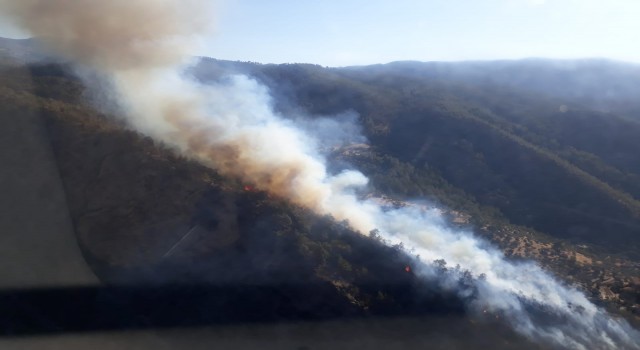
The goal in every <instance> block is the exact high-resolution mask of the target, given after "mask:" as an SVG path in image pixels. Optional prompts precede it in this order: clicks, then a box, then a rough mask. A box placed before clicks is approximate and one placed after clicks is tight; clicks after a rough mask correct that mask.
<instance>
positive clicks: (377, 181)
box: [0, 48, 640, 315]
mask: <svg viewBox="0 0 640 350" xmlns="http://www.w3.org/2000/svg"><path fill="white" fill-rule="evenodd" d="M23 49H24V48H23ZM16 50H17V52H18V53H21V52H22V54H18V55H15V54H14V55H13V57H12V58H9V57H7V56H1V58H2V61H1V62H2V75H0V78H1V81H0V83H1V84H0V98H1V99H2V104H1V105H0V106H1V108H2V113H3V114H4V115H11V116H15V117H19V115H20V113H22V112H23V111H24V110H25V109H28V110H37V111H40V112H41V113H43V115H44V116H45V119H46V121H47V125H48V130H49V133H50V135H51V139H52V143H53V146H54V149H55V151H56V157H57V160H58V164H59V166H60V171H61V174H62V177H63V180H64V182H65V186H66V190H67V196H68V201H69V206H70V210H71V214H72V217H73V220H74V225H75V227H76V233H77V235H78V238H79V241H80V243H81V245H82V247H83V249H84V252H85V255H86V257H87V259H88V260H89V261H90V262H91V264H92V267H93V268H94V269H95V270H96V271H97V272H98V274H99V275H100V277H101V278H103V279H104V280H108V281H131V280H144V279H148V280H151V281H156V282H157V281H163V280H172V279H173V280H175V279H183V281H184V280H187V281H189V280H191V281H192V280H193V279H195V280H203V279H204V280H206V281H208V282H212V281H213V282H216V281H217V282H220V281H223V282H228V281H238V280H240V281H263V282H269V283H275V285H277V286H285V285H290V284H291V283H292V282H296V283H298V284H300V283H303V284H305V285H308V286H312V287H311V289H313V290H315V291H316V292H317V295H316V297H317V299H314V300H313V302H314V303H316V304H313V305H312V306H309V305H307V306H301V305H303V304H305V302H306V300H305V298H306V294H305V293H307V292H308V290H309V289H305V290H304V291H302V292H301V291H300V290H296V289H295V288H293V289H291V290H289V291H287V292H285V293H280V292H275V291H274V294H273V295H270V296H268V298H267V299H266V300H270V301H272V302H274V303H275V304H278V305H283V306H282V307H283V310H284V311H283V310H276V311H274V312H275V313H276V314H277V313H279V312H284V313H286V312H294V311H291V310H299V308H300V307H307V308H309V310H311V309H313V310H318V309H321V310H325V311H326V313H327V314H336V313H338V314H354V315H355V314H358V315H361V314H389V313H391V314H393V313H413V312H418V313H419V312H432V311H438V312H443V313H449V312H453V313H456V312H462V311H461V305H460V303H459V301H457V300H456V299H455V298H451V296H450V295H446V293H445V295H442V294H441V293H436V292H435V291H433V290H432V288H431V287H430V286H428V285H425V284H424V283H422V282H420V281H418V280H417V279H415V278H414V276H413V275H412V274H411V273H409V272H407V271H406V270H405V268H406V267H407V266H408V265H409V264H410V261H411V260H410V257H409V256H408V255H406V252H403V251H402V249H401V248H400V247H395V248H390V247H385V246H384V245H382V244H380V242H377V241H376V240H375V235H374V237H372V238H374V239H370V238H367V237H363V236H360V235H357V234H356V233H355V232H353V231H351V230H350V229H349V228H348V227H347V226H346V225H344V224H343V223H336V222H334V221H332V220H331V218H322V217H317V216H315V215H313V214H311V213H309V212H308V211H306V210H305V209H303V208H299V207H295V206H291V205H290V204H287V203H285V202H282V201H280V200H278V199H275V198H271V197H269V196H267V194H265V193H261V192H256V191H254V190H253V189H252V188H251V187H248V188H247V187H246V185H247V184H242V183H238V182H237V180H235V179H229V178H223V177H221V176H219V175H218V174H216V173H215V172H214V171H211V170H210V169H206V168H205V167H203V166H201V165H199V164H196V163H194V162H192V161H190V160H188V159H184V158H182V157H179V156H176V155H175V154H173V153H172V152H171V151H169V150H168V149H166V148H164V147H163V146H162V145H159V144H157V143H155V142H153V141H152V140H150V139H148V138H145V137H142V136H141V135H139V134H137V133H135V132H133V131H129V130H126V128H124V127H123V125H121V124H120V123H119V122H117V120H118V119H117V118H113V116H110V115H106V114H104V113H103V112H100V111H97V110H96V109H95V108H94V106H92V105H91V104H90V103H89V101H88V100H87V98H86V97H87V95H86V88H85V87H84V85H83V84H82V83H81V82H80V81H79V79H77V78H75V77H74V75H73V73H72V72H71V70H70V69H69V67H68V66H65V65H61V64H50V63H42V62H41V63H30V64H28V65H26V66H22V65H18V64H14V62H16V58H15V56H17V57H18V61H19V59H20V57H25V56H29V55H28V53H24V52H26V51H20V49H16V48H12V49H11V52H16ZM502 64H503V63H500V64H498V63H496V66H495V67H494V66H492V65H491V64H490V63H483V64H480V65H479V66H478V65H477V64H468V65H467V64H463V63H460V64H451V68H448V70H445V71H444V73H443V72H441V69H440V68H438V69H436V70H435V72H434V69H435V68H434V67H436V68H437V67H440V65H438V64H427V63H424V64H422V63H395V64H389V65H382V66H372V67H355V68H323V67H320V66H314V65H302V64H291V65H260V64H255V63H241V62H226V61H217V60H213V59H203V60H202V61H201V63H200V64H199V65H198V66H196V67H194V69H193V70H192V73H193V74H194V75H195V76H196V77H198V78H199V79H201V80H202V81H204V82H207V81H212V80H216V79H219V78H221V77H223V76H224V75H226V74H229V73H245V74H249V75H251V76H253V77H255V78H256V79H257V80H259V81H261V82H262V83H264V84H265V85H266V86H268V87H269V88H270V90H271V93H272V95H273V97H274V104H275V106H276V108H277V109H278V110H279V111H281V112H282V113H283V115H298V114H300V113H302V114H305V115H307V116H308V117H310V118H314V117H317V116H322V115H324V116H326V115H341V113H342V112H344V111H348V110H352V111H356V112H357V113H358V115H359V123H360V124H361V125H362V128H363V133H364V134H365V136H366V138H367V139H368V144H369V146H364V147H361V146H357V145H355V146H354V147H344V148H339V149H334V150H332V152H330V154H329V155H328V156H329V158H330V159H331V160H332V161H334V162H335V163H340V164H345V163H346V164H350V165H351V166H352V167H354V168H357V169H359V170H361V171H363V172H364V173H365V174H366V175H367V176H369V177H370V178H371V180H372V187H371V190H372V193H371V195H372V196H377V197H380V198H386V199H387V200H389V201H390V202H391V203H394V205H407V202H406V201H408V200H425V199H426V200H428V201H429V203H430V204H429V205H436V206H439V207H441V208H443V210H444V211H445V212H446V213H447V214H448V217H449V219H450V220H451V221H452V225H457V226H460V227H463V228H465V229H471V230H474V231H475V232H477V233H478V234H480V235H482V236H484V237H485V238H487V239H488V240H491V241H493V242H494V243H496V244H497V245H498V246H499V247H500V248H501V249H502V251H503V252H504V253H505V254H506V255H507V256H508V257H511V258H515V259H519V258H532V259H536V260H537V261H538V262H539V263H541V264H542V265H543V266H545V267H547V268H549V269H551V270H552V271H554V272H555V273H556V274H557V275H558V276H559V277H560V278H562V279H564V280H565V281H568V282H569V283H574V284H576V285H578V286H579V287H580V288H582V289H583V290H585V292H586V293H587V294H588V295H589V297H590V298H592V300H595V301H598V302H608V304H607V305H609V306H610V307H612V308H613V307H615V308H616V309H618V310H619V311H621V312H622V313H623V314H625V315H628V313H627V312H632V313H635V314H637V313H638V312H640V310H639V308H638V304H639V303H640V299H639V298H640V293H639V290H640V280H638V279H637V276H638V271H639V268H638V267H639V260H640V257H639V256H638V254H639V253H638V252H639V251H640V249H639V248H640V237H639V236H638V234H639V233H640V204H639V202H638V199H639V198H640V187H639V186H640V185H639V184H640V182H639V181H637V180H638V179H639V178H640V158H639V157H638V156H637V154H636V150H638V149H640V137H637V136H639V135H640V123H639V122H638V121H637V120H638V115H637V114H634V112H632V111H633V110H634V109H633V108H634V107H633V104H634V103H635V101H634V100H633V99H632V98H631V97H628V98H627V97H624V96H625V95H624V94H622V93H620V94H616V96H617V97H618V99H617V100H611V101H613V102H611V101H610V100H607V103H608V104H607V106H608V107H607V108H606V109H605V108H600V107H601V105H600V104H599V105H598V106H596V105H594V104H589V103H587V102H589V101H590V100H591V99H590V98H586V97H585V94H587V95H588V94H589V93H591V91H593V88H589V89H585V90H584V91H585V92H582V93H581V94H580V95H579V96H573V95H562V94H559V93H557V91H556V90H557V89H556V90H554V89H551V88H549V89H546V88H544V87H541V86H539V85H535V84H534V82H533V81H532V83H531V87H530V88H524V87H526V86H524V87H523V85H522V84H521V83H518V84H515V83H513V84H510V83H508V81H507V82H505V80H508V79H507V77H509V76H510V75H513V74H515V73H514V72H521V71H527V70H525V69H523V68H518V69H516V68H510V69H511V70H508V69H507V70H504V69H503V70H501V72H502V73H500V74H498V73H495V69H498V68H499V67H500V65H502ZM520 64H523V65H527V64H529V63H527V62H521V63H520ZM537 64H540V65H542V66H543V68H544V69H545V70H547V71H550V72H551V73H547V74H550V75H554V74H555V73H553V72H556V71H554V69H556V70H557V69H558V68H554V64H546V63H545V62H539V63H537ZM607 64H609V65H611V67H613V68H611V69H614V68H615V67H616V65H617V64H615V63H607ZM456 65H459V66H456ZM465 65H467V66H465ZM504 65H506V66H507V67H513V66H516V67H517V66H518V63H517V62H512V63H509V64H506V63H505V64H504ZM446 66H447V67H448V65H446ZM456 67H460V68H456ZM496 67H498V68H496ZM462 68H464V69H462ZM489 68H491V69H489ZM534 68H535V67H534ZM605 68H606V67H605ZM531 69H533V68H531ZM536 69H537V68H536ZM624 69H628V70H630V72H635V71H637V70H638V68H637V67H635V66H626V65H625V66H624ZM634 69H635V70H634ZM458 70H461V71H462V72H467V73H464V74H463V73H460V72H458ZM614 70H615V69H614ZM604 71H605V72H608V71H609V70H607V69H604ZM468 72H471V73H473V74H470V73H468ZM436 73H437V74H436ZM556 73H557V72H556ZM565 73H566V72H565ZM492 74H496V76H497V77H501V78H500V79H497V78H496V79H495V80H492V81H490V82H487V81H486V76H489V75H492ZM528 74H529V78H531V79H533V78H535V77H539V76H540V75H539V74H538V73H536V71H535V69H533V70H532V71H531V72H529V73H528ZM558 74H559V73H558ZM566 74H569V73H566ZM607 74H608V73H607ZM607 74H604V73H603V75H602V76H598V77H597V78H598V79H608V78H611V77H609V76H608V75H607ZM478 75H479V76H480V77H478ZM612 77H615V75H613V76H612ZM625 77H626V78H628V82H626V83H624V84H625V85H623V86H625V87H629V88H630V87H631V86H632V84H633V82H634V81H635V80H633V79H634V78H633V77H634V76H633V74H632V73H629V74H625ZM517 79H524V78H522V77H520V78H517V77H514V78H513V80H512V82H513V81H518V80H517ZM593 79H596V78H593ZM527 81H528V80H527ZM563 81H564V80H563ZM540 84H541V83H540ZM556 84H557V82H555V81H550V82H549V85H556ZM575 84H577V83H575ZM515 86H517V87H519V88H515ZM594 86H597V85H594ZM623 90H624V91H625V93H627V95H628V96H631V94H632V93H633V91H630V90H626V89H623ZM629 106H631V107H629ZM114 120H116V121H114ZM229 218H231V219H229ZM186 234H189V236H187V237H188V240H187V241H183V242H182V243H180V244H178V248H179V249H178V248H176V243H179V242H181V239H182V238H184V237H185V236H186ZM365 252H366V253H365ZM264 261H268V262H269V263H268V264H264ZM292 261H293V262H295V263H292ZM231 266H232V267H231ZM425 295H426V296H428V297H427V298H425ZM256 297H257V296H256ZM269 298H273V299H269ZM305 305H306V304H305ZM438 308H441V309H438ZM452 310H453V311H452ZM309 312H311V311H309ZM314 312H315V311H314ZM323 312H324V311H323Z"/></svg>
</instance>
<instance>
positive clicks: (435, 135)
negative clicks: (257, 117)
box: [196, 60, 640, 258]
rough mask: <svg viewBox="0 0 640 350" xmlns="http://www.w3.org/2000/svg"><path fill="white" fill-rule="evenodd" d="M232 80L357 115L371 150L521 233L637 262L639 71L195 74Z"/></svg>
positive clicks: (571, 67) (610, 66) (320, 111)
mask: <svg viewBox="0 0 640 350" xmlns="http://www.w3.org/2000/svg"><path fill="white" fill-rule="evenodd" d="M229 71H231V72H247V73H248V74H252V75H253V76H255V77H257V78H258V79H259V80H261V81H262V82H264V83H265V84H267V85H268V86H270V88H271V89H272V90H273V91H274V96H275V97H276V104H277V105H279V106H280V108H281V109H282V110H283V111H285V112H286V110H287V108H289V107H290V106H291V105H292V104H293V105H296V106H302V107H303V108H304V109H306V110H307V111H308V112H310V113H311V114H312V115H327V114H328V115H330V114H337V113H339V112H342V111H345V110H355V111H357V112H358V113H359V115H360V119H361V122H362V125H364V132H365V134H366V136H367V138H368V139H369V141H370V143H371V145H372V146H374V148H375V149H376V150H378V151H379V152H381V153H384V154H386V155H388V156H391V157H394V158H395V159H397V160H398V161H400V162H401V163H402V164H405V167H406V166H408V165H410V166H411V167H412V168H413V169H415V171H417V172H419V173H421V175H420V176H419V177H423V178H424V180H423V182H424V181H430V182H433V181H436V182H438V181H441V180H444V182H445V183H446V184H447V185H451V186H452V187H454V188H457V189H459V190H461V191H463V192H464V193H466V195H467V198H468V199H470V200H472V201H475V202H477V203H479V204H480V205H482V206H485V207H490V208H495V209H497V210H498V211H499V212H500V213H501V214H503V215H504V216H505V217H506V218H507V219H508V220H509V221H511V222H513V223H516V224H519V225H523V226H528V227H531V228H534V229H536V230H538V231H542V232H545V233H548V234H550V235H552V236H554V237H558V238H566V239H570V240H571V241H572V242H574V243H578V244H595V245H597V246H602V247H606V248H607V249H608V251H610V252H612V253H624V254H627V255H629V256H635V257H636V258H637V252H638V251H640V250H639V249H638V248H639V247H640V245H639V244H640V237H639V236H638V234H639V233H640V201H639V200H638V199H639V198H640V181H639V180H640V157H638V155H637V150H638V149H640V137H639V135H640V113H638V112H635V110H634V108H635V107H631V106H633V105H634V104H636V103H637V101H636V100H637V99H636V98H634V97H635V96H636V95H635V94H637V93H638V92H640V89H639V88H638V84H640V78H639V77H640V67H638V66H634V65H629V64H622V63H615V62H606V61H577V62H555V61H542V60H531V61H526V60H525V61H519V62H495V63H489V62H483V63H458V64H455V63H451V64H448V63H441V64H440V63H417V62H398V63H392V64H388V65H379V66H370V67H348V68H322V67H319V66H312V65H281V66H275V65H257V64H250V63H230V62H221V61H214V60H209V61H207V60H205V61H204V62H203V63H202V64H201V65H200V66H199V67H198V72H197V73H196V74H197V75H199V76H200V77H202V78H203V79H215V78H216V76H220V74H223V73H224V72H229ZM587 73H588V74H587ZM570 91H571V92H573V93H570ZM596 102H597V103H596ZM372 175H373V176H374V177H375V172H373V173H372ZM434 177H435V178H438V180H434V179H435V178H434ZM418 182H419V181H418ZM412 184H416V181H411V183H405V184H404V185H403V186H398V185H397V184H395V185H393V186H392V187H393V188H394V192H395V193H396V194H398V195H401V196H403V197H405V198H411V197H421V196H424V195H425V193H424V192H423V191H421V190H420V189H419V188H418V187H416V186H414V185H412ZM378 185H380V186H383V187H387V188H388V187H389V186H390V184H388V183H384V182H383V183H379V184H378ZM438 187H440V188H442V186H438ZM445 187H446V185H445ZM427 195H428V194H427ZM444 197H446V198H450V196H444ZM439 199H440V200H445V201H446V199H444V198H443V196H440V198H439ZM457 202H458V205H460V206H463V204H462V203H463V202H464V201H457ZM448 204H449V203H448Z"/></svg>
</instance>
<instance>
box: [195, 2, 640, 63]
mask: <svg viewBox="0 0 640 350" xmlns="http://www.w3.org/2000/svg"><path fill="white" fill-rule="evenodd" d="M218 17H219V18H218V25H217V28H218V33H217V36H215V37H213V38H212V39H211V40H210V41H209V42H208V45H207V49H206V50H205V51H206V52H205V53H206V54H207V55H210V56H214V57H218V58H225V59H234V60H236V59H237V60H251V61H258V62H270V63H283V62H311V63H318V64H322V65H330V66H334V65H353V64H370V63H383V62H389V61H394V60H421V61H432V60H469V59H511V58H523V57H551V58H579V57H607V58H613V59H619V60H627V61H637V62H640V0H546V1H544V0H340V1H332V0H325V1H309V0H298V1H291V0H269V1H264V0H226V1H225V2H224V6H222V8H221V10H220V14H219V16H218Z"/></svg>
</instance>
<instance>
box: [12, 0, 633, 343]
mask: <svg viewBox="0 0 640 350" xmlns="http://www.w3.org/2000/svg"><path fill="white" fill-rule="evenodd" d="M205 3H207V4H208V3H209V2H205V1H187V2H185V1H154V0H148V1H125V0H115V1H108V2H107V1H103V2H98V1H82V2H70V1H66V0H26V1H25V0H16V1H7V0H3V1H1V2H0V5H2V8H3V12H4V15H5V16H8V17H10V18H12V19H13V20H14V21H15V23H16V24H17V25H19V26H21V27H23V28H24V29H25V30H28V31H29V32H31V33H32V34H33V35H34V36H36V37H38V38H39V39H40V40H42V41H43V42H44V44H45V46H47V47H48V48H49V49H50V50H52V51H53V52H55V53H57V54H58V55H60V56H61V57H63V58H65V59H67V60H70V61H71V62H73V63H74V64H76V65H78V66H79V67H80V69H81V70H84V71H91V72H94V73H95V74H98V75H99V76H100V77H101V78H102V79H105V80H107V81H108V82H109V84H110V85H111V86H112V89H113V90H112V91H110V92H111V93H113V94H115V96H116V100H117V101H118V108H119V109H120V110H121V111H122V113H123V115H124V116H125V118H126V121H127V123H128V124H129V125H130V126H131V127H132V128H135V129H136V130H138V131H140V132H142V133H144V134H146V135H148V136H151V137H153V138H155V139H157V140H159V141H162V142H164V143H165V144H167V145H168V146H170V147H172V148H173V149H175V150H176V151H177V152H180V153H181V154H183V155H185V156H187V157H189V158H192V159H195V160H197V161H199V162H201V163H202V164H204V165H206V166H209V167H211V168H214V169H216V170H217V171H218V172H220V173H221V174H223V175H227V176H234V177H237V178H240V179H241V180H242V181H244V182H246V183H251V184H252V185H254V186H256V187H257V188H258V189H260V190H264V191H267V192H269V193H271V194H272V195H275V196H278V197H282V198H285V199H287V200H289V201H292V202H293V203H296V204H298V205H302V206H304V207H307V208H309V209H312V210H314V211H315V212H316V213H318V214H322V215H326V214H328V215H331V216H333V217H334V218H335V219H337V220H348V222H349V225H350V226H351V228H353V229H354V230H356V231H359V232H360V233H363V234H368V233H369V232H370V231H371V230H374V229H377V230H378V232H379V234H380V236H381V237H382V238H383V239H384V240H385V241H386V242H388V243H389V244H394V245H397V244H402V245H403V246H404V247H405V248H406V249H408V250H409V251H411V252H413V253H415V254H417V255H419V256H420V257H421V258H422V259H424V260H425V261H428V262H431V261H433V260H437V259H444V260H445V261H446V262H447V263H448V264H449V266H456V265H459V267H460V268H459V269H447V270H446V269H444V268H443V266H437V265H436V266H434V265H430V264H424V263H421V262H419V261H416V263H415V264H416V266H415V267H414V268H413V271H414V273H416V274H417V275H418V276H423V277H424V278H429V279H434V278H435V279H437V280H438V281H439V282H438V284H439V286H440V287H441V288H443V289H445V290H451V291H455V292H456V293H458V294H459V295H460V296H461V297H463V298H466V297H468V296H469V294H470V293H473V294H474V296H475V297H474V298H473V300H474V301H473V302H472V303H471V304H470V305H469V307H470V308H471V309H472V310H477V311H480V310H490V311H491V312H493V313H497V314H500V315H502V316H503V317H506V318H507V320H508V322H510V323H511V324H512V325H513V327H514V329H515V330H516V331H518V332H520V333H522V334H524V335H526V336H529V337H531V338H532V339H536V340H541V341H545V342H551V343H554V344H556V345H559V346H564V347H567V348H575V349H594V348H598V349H615V348H639V347H640V346H639V345H638V339H640V338H639V335H638V333H637V332H636V331H634V330H633V329H631V328H630V327H629V326H628V325H627V324H626V323H624V322H622V321H618V320H616V319H613V318H611V317H609V316H608V315H607V314H606V313H605V312H604V311H602V310H600V309H598V308H597V307H596V306H595V305H593V304H592V303H590V302H589V301H588V300H587V299H586V298H585V297H584V296H583V295H582V294H581V293H580V292H578V291H577V290H575V289H572V288H569V287H566V286H564V285H562V284H561V283H559V282H558V281H556V280H555V279H554V278H553V277H551V276H550V275H549V274H547V273H546V272H545V271H543V270H542V269H541V268H540V267H538V266H536V265H534V264H533V263H514V262H509V261H507V260H505V259H504V257H503V255H502V254H501V253H500V252H499V251H497V250H496V249H494V248H492V247H491V246H489V245H488V244H486V243H485V242H483V241H481V240H479V239H477V238H476V237H474V236H473V234H471V233H469V232H459V231H456V230H454V229H451V228H449V227H447V225H446V223H445V222H444V221H443V220H442V218H441V217H440V216H439V215H438V213H437V212H435V211H433V212H430V211H427V212H424V211H420V210H416V209H415V208H401V209H388V208H383V207H381V206H380V205H379V204H378V203H376V202H374V201H371V200H361V199H359V196H358V195H357V193H358V191H359V189H361V188H363V187H364V186H366V185H367V184H368V179H367V178H366V177H365V176H364V175H363V174H362V173H360V172H358V171H355V170H350V169H345V170H341V171H338V172H335V173H334V172H330V171H328V169H327V166H326V164H325V160H324V159H323V157H322V155H321V152H320V151H319V150H318V144H319V143H320V142H321V140H319V139H318V137H317V136H316V135H312V134H311V133H309V131H307V132H304V131H302V129H301V128H299V127H298V126H296V124H295V122H293V121H292V120H290V119H286V118H283V117H282V116H280V115H279V114H278V113H277V112H275V111H274V109H273V107H272V101H271V99H270V97H269V92H268V91H267V89H266V88H265V87H263V86H261V85H260V84H258V83H257V82H256V81H255V80H253V79H251V78H249V77H246V76H241V75H235V76H228V77H226V78H224V79H222V80H221V81H220V82H218V83H215V84H209V85H205V84H202V83H199V82H196V81H194V80H192V79H190V78H188V77H187V76H186V75H185V74H184V70H185V68H186V65H185V64H186V63H188V61H190V57H189V53H190V52H192V50H193V47H194V46H193V45H197V42H198V39H199V38H200V37H201V36H202V35H203V34H206V33H208V32H209V31H210V23H211V19H210V16H211V14H212V11H213V8H212V7H211V6H210V5H203V4H205ZM461 280H462V281H468V283H462V284H461V283H460V281H461ZM469 283H471V286H470V287H469V286H468V284H469Z"/></svg>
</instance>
